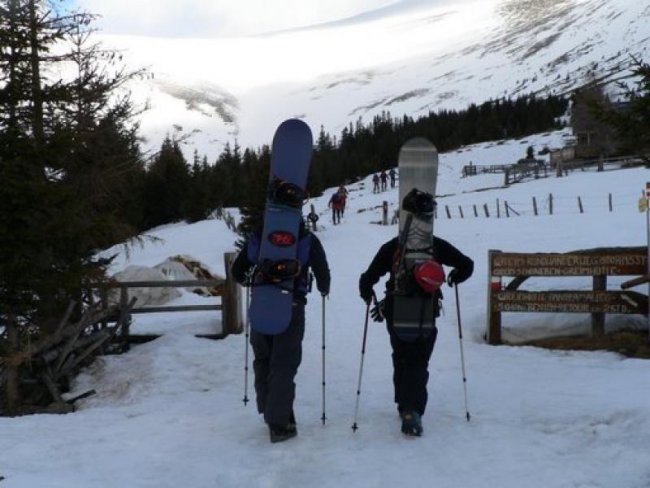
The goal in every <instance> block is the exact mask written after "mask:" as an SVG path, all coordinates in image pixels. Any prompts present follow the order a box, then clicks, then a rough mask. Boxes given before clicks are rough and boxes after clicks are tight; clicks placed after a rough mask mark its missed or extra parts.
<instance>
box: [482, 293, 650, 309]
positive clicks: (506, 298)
mask: <svg viewBox="0 0 650 488" xmlns="http://www.w3.org/2000/svg"><path fill="white" fill-rule="evenodd" d="M647 307H648V299H647V298H646V297H645V295H642V294H640V293H636V292H621V291H541V292H540V291H535V292H531V291H501V292H497V293H494V294H493V295H492V311H493V312H563V313H608V314H611V313H614V314H645V311H646V310H647Z"/></svg>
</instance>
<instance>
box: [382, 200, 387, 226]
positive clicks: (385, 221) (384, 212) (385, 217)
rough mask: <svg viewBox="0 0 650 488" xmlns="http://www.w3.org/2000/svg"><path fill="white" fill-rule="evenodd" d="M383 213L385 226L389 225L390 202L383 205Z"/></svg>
mask: <svg viewBox="0 0 650 488" xmlns="http://www.w3.org/2000/svg"><path fill="white" fill-rule="evenodd" d="M382 212H383V220H382V222H383V224H384V225H388V202H387V201H386V200H384V203H383V204H382Z"/></svg>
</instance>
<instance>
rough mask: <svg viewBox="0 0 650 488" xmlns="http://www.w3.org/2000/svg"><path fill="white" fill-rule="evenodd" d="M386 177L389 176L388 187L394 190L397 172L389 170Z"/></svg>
mask: <svg viewBox="0 0 650 488" xmlns="http://www.w3.org/2000/svg"><path fill="white" fill-rule="evenodd" d="M388 176H390V187H391V188H395V178H396V177H397V171H395V168H391V169H390V171H389V172H388Z"/></svg>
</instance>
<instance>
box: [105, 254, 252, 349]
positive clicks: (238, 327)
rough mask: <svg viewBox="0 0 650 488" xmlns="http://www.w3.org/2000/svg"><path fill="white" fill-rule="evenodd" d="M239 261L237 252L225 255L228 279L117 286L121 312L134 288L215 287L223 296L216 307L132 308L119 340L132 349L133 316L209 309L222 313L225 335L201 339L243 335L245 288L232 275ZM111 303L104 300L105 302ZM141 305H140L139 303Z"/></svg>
mask: <svg viewBox="0 0 650 488" xmlns="http://www.w3.org/2000/svg"><path fill="white" fill-rule="evenodd" d="M234 259H235V253H226V254H224V263H225V269H226V279H225V280H223V279H212V280H162V281H122V282H116V283H114V284H113V287H114V288H117V289H119V290H120V300H119V301H120V309H122V310H124V309H126V308H125V307H126V306H127V304H128V303H129V302H130V300H131V297H130V296H129V290H130V289H133V288H174V287H176V288H179V287H182V288H188V287H189V288H202V287H210V288H215V289H216V292H215V293H213V296H218V297H221V303H220V304H214V305H175V306H170V305H166V306H145V307H137V306H136V307H132V308H130V310H129V316H128V318H127V320H126V321H125V323H124V325H123V326H122V330H121V334H120V336H119V340H120V341H121V342H122V344H123V345H124V346H125V348H128V344H129V341H130V338H131V335H130V325H131V314H143V313H156V312H193V311H194V312H196V311H205V310H214V311H221V317H222V327H223V328H222V332H221V334H205V335H202V336H201V337H207V338H213V339H217V338H223V337H225V336H227V335H229V334H239V333H241V332H242V331H243V328H244V327H243V323H244V322H243V315H242V311H241V310H242V308H241V307H242V300H241V288H240V286H239V285H238V284H237V282H235V280H234V279H233V278H232V276H231V274H230V266H231V264H232V262H233V261H234ZM106 301H107V300H106V299H105V298H104V302H106ZM136 305H137V303H136Z"/></svg>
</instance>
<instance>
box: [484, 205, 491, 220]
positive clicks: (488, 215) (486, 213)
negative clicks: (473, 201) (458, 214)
mask: <svg viewBox="0 0 650 488" xmlns="http://www.w3.org/2000/svg"><path fill="white" fill-rule="evenodd" d="M483 210H484V211H485V216H486V217H487V218H490V212H489V211H488V206H487V203H484V204H483Z"/></svg>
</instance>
